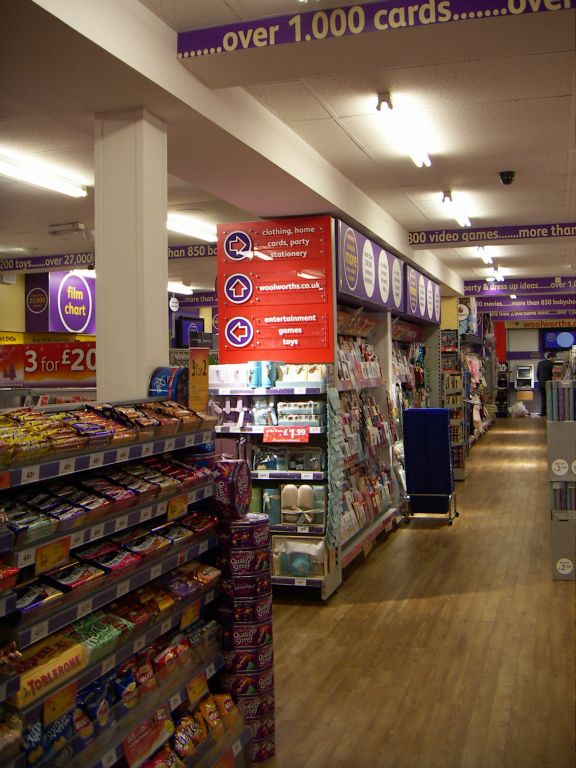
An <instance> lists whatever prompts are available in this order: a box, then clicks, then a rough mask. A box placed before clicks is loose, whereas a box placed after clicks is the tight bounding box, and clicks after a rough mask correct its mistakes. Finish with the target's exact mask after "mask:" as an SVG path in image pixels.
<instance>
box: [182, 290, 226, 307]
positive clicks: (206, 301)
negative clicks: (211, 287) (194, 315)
mask: <svg viewBox="0 0 576 768" xmlns="http://www.w3.org/2000/svg"><path fill="white" fill-rule="evenodd" d="M178 301H179V302H180V309H181V310H184V309H188V308H192V307H196V308H198V307H217V306H218V296H217V295H216V292H215V291H201V292H198V293H193V294H192V296H178Z"/></svg>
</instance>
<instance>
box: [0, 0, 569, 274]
mask: <svg viewBox="0 0 576 768" xmlns="http://www.w3.org/2000/svg"><path fill="white" fill-rule="evenodd" d="M83 1H84V2H85V3H87V2H88V3H89V2H91V0H83ZM92 1H93V0H92ZM125 2H127V3H128V2H130V3H135V2H136V0H125ZM140 2H141V4H142V6H145V8H146V9H148V10H149V11H151V12H152V13H153V14H154V15H155V16H156V17H159V18H160V19H161V20H162V22H164V23H165V24H166V25H167V26H168V27H169V28H171V29H172V30H175V31H186V30H190V29H195V28H202V27H209V26H215V25H218V24H224V23H227V22H232V21H238V20H249V19H258V18H261V17H265V16H270V15H281V14H284V13H292V12H295V11H296V10H297V11H302V10H303V5H302V4H300V3H298V2H297V1H296V0H140ZM40 4H41V3H40ZM343 4H345V3H344V2H342V1H341V2H337V1H334V2H330V1H329V0H326V1H324V0H318V1H317V2H311V3H310V4H309V5H310V6H313V8H314V9H321V8H331V7H337V6H341V5H343ZM15 5H16V4H14V3H13V2H11V0H0V13H1V15H2V18H3V21H5V20H6V21H7V23H5V24H4V23H3V25H2V27H1V28H0V46H1V48H0V51H2V52H3V53H0V73H1V74H0V148H2V147H10V148H16V149H21V150H23V151H26V152H31V153H37V154H38V155H39V156H40V157H42V158H43V159H45V160H46V161H49V162H51V163H56V164H58V163H59V164H62V165H65V166H66V167H67V168H70V169H72V170H74V171H75V172H76V173H77V174H79V175H80V176H81V177H82V178H83V179H84V180H85V181H86V182H87V183H88V184H90V183H93V179H94V161H93V122H92V115H93V114H94V113H96V112H99V111H104V110H108V109H119V108H126V107H134V106H142V105H143V106H146V108H149V109H152V110H153V111H155V113H156V114H161V116H162V118H163V119H164V120H166V122H167V124H168V141H169V170H170V175H169V179H168V189H169V199H168V205H169V208H171V209H180V210H182V209H183V210H191V211H196V212H198V213H199V215H201V216H203V217H204V218H206V219H207V220H210V221H212V222H225V221H231V220H242V219H252V218H255V217H257V216H260V215H261V216H267V215H278V214H280V213H282V214H284V215H293V214H300V213H311V212H314V211H319V212H333V213H335V214H337V215H346V211H342V210H335V209H334V206H332V205H330V204H329V203H328V202H326V201H325V200H323V199H322V196H321V195H315V194H313V193H314V190H312V191H311V194H310V195H306V194H304V191H302V190H301V189H299V188H296V186H295V184H294V180H293V179H291V178H289V177H288V175H286V174H285V175H284V176H282V175H281V174H279V173H277V172H276V173H275V176H274V182H273V186H271V185H270V179H271V178H272V176H271V175H270V174H272V169H271V168H270V167H269V165H270V164H269V163H268V162H267V161H263V160H262V159H261V158H254V156H253V155H252V154H250V153H249V150H248V149H246V147H245V146H243V145H242V143H241V142H239V141H238V140H237V138H233V139H231V138H230V136H228V135H227V134H226V132H225V130H224V129H223V128H222V130H216V129H214V128H209V127H208V126H207V124H205V123H204V121H203V119H202V118H201V117H199V115H198V114H195V113H193V112H192V111H191V110H189V109H186V108H185V105H183V104H182V103H181V101H179V100H178V99H177V98H175V97H174V94H169V93H166V91H163V90H162V89H161V88H160V87H159V85H158V83H154V82H152V81H151V80H148V79H147V78H145V77H144V76H143V75H141V74H140V73H138V72H135V71H134V70H133V69H132V70H131V69H130V68H128V67H127V66H126V65H125V64H124V63H122V62H119V61H118V60H117V59H115V58H114V57H113V56H112V55H111V54H110V52H108V51H103V50H102V49H101V48H99V47H98V46H97V45H95V44H94V42H91V41H89V40H87V39H86V38H85V37H82V36H80V35H79V34H78V33H77V32H75V31H73V30H71V29H69V28H68V27H66V26H65V25H64V24H62V22H60V21H59V20H57V19H54V18H53V17H51V16H50V15H49V14H47V13H46V11H44V10H41V9H40V8H39V7H38V5H37V4H36V3H34V2H33V1H32V0H20V2H19V3H18V4H17V6H18V7H17V8H16V7H15ZM142 10H143V11H144V9H142ZM144 12H145V11H144ZM103 13H105V11H103ZM22 25H25V26H26V28H27V29H29V30H32V32H31V34H32V40H36V45H35V47H34V48H35V51H36V53H37V60H36V61H35V60H34V57H33V55H31V54H30V50H28V51H22V50H21V48H22V46H21V45H20V41H19V40H18V37H19V35H18V32H17V30H18V29H22V28H23V27H22ZM34 35H36V37H34ZM15 38H16V39H15ZM44 48H45V49H46V53H44V54H43V50H44ZM575 50H576V11H574V10H571V11H563V12H561V13H544V14H534V15H530V16H522V17H516V18H514V19H511V18H499V19H483V20H477V21H468V22H464V23H458V24H447V25H435V26H434V27H430V28H423V27H419V28H414V29H407V30H396V31H394V32H390V33H385V34H380V35H375V34H372V35H363V36H357V37H353V36H350V37H346V38H340V39H338V40H326V41H317V42H313V43H308V44H302V45H298V46H296V45H292V46H291V45H284V46H278V47H277V48H274V49H261V50H252V51H246V52H241V53H234V54H229V55H224V56H219V57H204V58H203V59H198V60H195V61H189V62H188V63H187V67H188V68H189V69H190V70H191V73H192V76H193V77H194V78H197V79H198V80H199V81H200V82H201V83H203V84H204V85H206V86H208V88H209V89H210V90H211V91H213V92H214V93H215V94H216V95H219V94H221V95H222V97H223V99H224V100H226V99H232V98H234V94H235V93H236V89H238V88H241V89H243V95H246V94H247V95H248V96H250V97H252V98H253V99H255V100H257V102H258V103H259V105H262V107H264V108H265V109H266V110H268V111H269V112H270V113H272V115H274V116H275V117H276V118H278V119H279V120H280V121H281V122H282V123H283V124H284V126H285V128H287V129H290V131H292V132H294V133H295V134H296V135H297V136H298V137H300V138H301V139H302V140H303V141H304V142H306V145H308V146H309V147H311V148H312V149H313V150H314V151H315V152H316V153H318V155H320V156H321V157H323V158H325V159H326V160H327V161H328V162H329V163H330V164H331V166H333V168H335V169H336V170H337V171H339V172H340V173H341V174H342V175H343V176H344V177H346V179H348V181H349V182H351V183H352V184H353V185H354V186H355V187H356V188H357V189H358V190H360V191H361V192H362V193H364V194H365V195H366V196H367V197H368V198H369V199H370V200H371V201H372V202H373V203H375V204H376V205H377V206H380V208H381V209H382V211H383V212H386V213H387V214H389V215H390V216H391V217H392V218H393V219H395V220H396V221H397V222H398V223H399V224H400V225H401V227H403V228H405V229H406V230H408V231H411V230H420V229H436V228H441V227H450V228H452V227H455V226H456V225H455V224H454V222H451V221H450V220H449V219H447V218H445V215H444V213H443V211H442V209H441V206H440V203H439V196H440V193H441V192H442V191H443V190H452V191H454V192H455V193H459V194H460V197H461V199H462V200H463V201H465V202H466V205H467V208H468V210H469V214H470V218H471V219H472V225H473V226H479V227H483V226H489V225H494V226H503V225H514V224H525V223H532V224H545V223H554V222H569V221H576V133H575V132H576V53H575ZM48 52H49V53H50V55H49V57H48V55H47V54H48ZM2 56H5V61H3V59H2V58H1V57H2ZM174 56H176V50H174ZM80 61H81V64H80V63H78V62H80ZM73 62H76V64H74V63H73ZM4 63H6V64H7V65H8V67H9V68H7V67H6V66H3V64H4ZM39 64H41V69H39V68H38V65H39ZM382 91H391V92H392V93H394V94H396V93H397V94H399V98H401V97H402V96H404V97H405V98H406V99H411V100H412V102H413V103H415V104H417V106H418V107H419V109H421V110H422V115H423V117H422V121H423V122H424V124H425V125H426V127H427V135H428V137H429V140H430V156H431V159H432V165H431V167H430V168H417V167H416V166H415V165H414V164H413V163H412V162H411V161H410V159H409V158H407V157H405V156H402V155H400V154H399V153H398V151H397V150H396V149H395V147H394V146H393V145H392V144H391V143H389V141H388V140H387V139H386V137H385V136H384V134H383V133H382V130H381V127H380V124H379V120H378V116H377V114H376V110H375V106H376V95H377V93H378V92H382ZM198 137H201V146H198V143H199V139H198ZM192 166H193V167H192ZM246 167H247V168H248V169H249V171H250V172H251V173H252V174H253V175H254V179H257V180H258V183H252V184H245V185H244V187H243V186H242V185H241V184H239V183H236V181H235V182H234V183H232V182H231V181H230V179H229V177H228V176H227V171H229V170H230V169H231V168H232V169H235V168H238V169H241V168H246ZM508 169H510V170H514V171H515V172H516V177H515V181H514V183H513V184H512V185H510V186H504V185H502V184H501V183H500V181H499V175H498V174H499V171H501V170H508ZM275 171H277V169H275ZM233 175H236V174H233ZM227 178H228V181H227ZM271 189H273V190H274V195H272V194H271V191H270V190H271ZM272 197H274V198H275V202H274V203H272V202H271V199H272ZM315 206H316V207H315ZM383 215H384V213H383ZM74 221H82V222H85V224H86V226H87V228H88V229H92V228H93V226H94V198H93V192H92V191H91V192H90V194H89V196H88V197H87V198H85V199H81V200H75V199H71V198H65V197H62V196H60V195H57V194H53V193H49V192H42V191H40V190H35V189H33V188H31V187H26V186H24V185H22V184H20V183H17V182H10V181H7V180H4V179H1V178H0V255H3V254H4V253H6V252H7V251H8V249H10V248H23V249H26V252H28V253H32V254H34V253H36V254H43V253H46V254H48V253H70V252H75V251H80V250H89V249H90V248H91V247H92V244H91V243H90V242H88V241H87V240H86V239H84V238H82V237H81V236H79V235H73V236H66V237H53V236H51V235H49V234H48V227H49V225H51V224H57V223H63V222H74ZM187 242H193V241H191V240H190V239H189V238H185V237H182V236H176V235H174V236H172V235H171V236H170V243H171V244H179V243H187ZM434 253H435V254H436V255H437V256H438V257H439V259H440V260H441V261H442V262H443V263H444V264H445V265H446V266H448V267H449V268H450V269H452V270H453V271H454V272H456V273H457V274H458V275H460V276H462V277H463V278H466V279H471V278H478V277H484V276H486V274H487V267H486V266H485V265H484V264H483V263H482V261H481V259H480V258H479V257H478V255H477V254H476V253H475V252H474V251H473V249H469V248H457V249H448V248H447V249H444V250H438V251H435V252H434ZM493 255H494V257H495V259H496V261H497V264H498V265H499V266H501V267H502V268H503V269H504V270H505V271H506V273H507V274H509V275H513V276H517V277H530V276H538V275H559V274H564V275H566V274H575V273H576V242H575V241H574V240H572V241H549V242H545V243H539V244H522V245H514V246H495V247H494V252H493ZM169 271H170V277H171V278H172V279H184V280H186V281H190V282H192V283H193V284H194V285H195V286H196V287H198V288H204V289H206V288H211V287H212V286H213V284H214V273H215V266H214V264H213V262H212V261H211V260H194V261H187V262H184V261H182V260H178V261H177V262H173V263H171V264H170V265H169Z"/></svg>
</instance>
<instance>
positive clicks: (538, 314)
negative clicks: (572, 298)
mask: <svg viewBox="0 0 576 768" xmlns="http://www.w3.org/2000/svg"><path fill="white" fill-rule="evenodd" d="M492 319H493V320H550V321H553V320H556V321H557V322H558V323H561V324H562V325H564V323H563V321H569V322H573V320H574V319H576V310H573V309H566V310H565V311H564V312H559V313H558V314H557V315H555V314H554V313H553V312H542V311H538V310H537V309H532V310H531V309H518V310H509V311H508V312H506V311H504V312H498V313H497V314H492ZM549 327H554V323H552V322H551V324H550V326H549ZM558 327H560V325H559V326H558Z"/></svg>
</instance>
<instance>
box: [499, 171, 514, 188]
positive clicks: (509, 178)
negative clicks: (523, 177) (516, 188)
mask: <svg viewBox="0 0 576 768" xmlns="http://www.w3.org/2000/svg"><path fill="white" fill-rule="evenodd" d="M498 175H499V176H500V182H501V183H502V184H504V185H505V186H509V185H510V184H512V182H513V181H514V177H515V176H516V171H500V173H499V174H498Z"/></svg>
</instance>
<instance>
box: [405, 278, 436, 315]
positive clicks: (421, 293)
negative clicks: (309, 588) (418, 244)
mask: <svg viewBox="0 0 576 768" xmlns="http://www.w3.org/2000/svg"><path fill="white" fill-rule="evenodd" d="M441 304H442V302H441V296H440V286H439V285H438V284H437V283H435V282H434V281H433V280H430V278H429V277H426V275H423V274H421V273H420V272H418V270H417V269H414V268H413V267H411V266H410V265H409V264H406V314H407V315H410V316H411V317H418V318H420V319H421V320H427V321H428V322H430V323H439V322H440V311H441Z"/></svg>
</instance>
